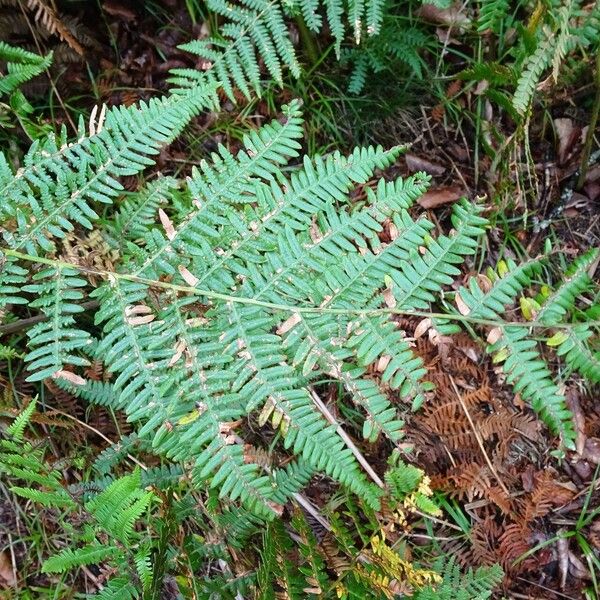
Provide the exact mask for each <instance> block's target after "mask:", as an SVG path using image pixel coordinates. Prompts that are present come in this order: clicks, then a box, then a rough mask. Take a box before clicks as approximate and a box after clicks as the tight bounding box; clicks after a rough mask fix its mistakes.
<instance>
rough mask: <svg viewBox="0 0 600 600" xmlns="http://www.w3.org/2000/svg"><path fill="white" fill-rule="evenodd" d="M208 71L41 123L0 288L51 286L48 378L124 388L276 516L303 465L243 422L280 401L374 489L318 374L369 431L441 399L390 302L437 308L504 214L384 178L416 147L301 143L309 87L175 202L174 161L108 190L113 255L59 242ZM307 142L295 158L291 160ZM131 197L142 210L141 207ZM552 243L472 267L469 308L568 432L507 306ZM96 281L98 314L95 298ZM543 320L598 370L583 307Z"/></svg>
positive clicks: (128, 401) (140, 159)
mask: <svg viewBox="0 0 600 600" xmlns="http://www.w3.org/2000/svg"><path fill="white" fill-rule="evenodd" d="M212 93H213V89H212V88H203V87H199V88H195V89H193V90H192V91H190V92H188V93H187V95H181V94H180V95H178V96H172V97H169V98H166V99H164V100H160V101H153V102H151V103H150V104H149V105H144V106H142V107H141V108H135V107H131V108H128V109H112V110H110V111H108V112H107V113H106V115H105V117H103V118H102V119H100V122H93V123H92V124H91V125H90V127H89V130H88V132H85V131H84V130H83V128H82V130H81V137H80V139H79V140H78V141H77V142H76V143H75V144H68V143H67V140H66V138H65V137H64V136H62V137H60V138H58V139H53V138H51V139H49V140H47V141H44V142H40V143H38V144H35V145H34V146H33V147H32V149H31V150H30V152H29V154H28V155H27V157H26V158H25V160H24V166H23V167H22V168H21V169H19V170H18V171H16V172H13V171H12V169H10V167H9V166H8V164H7V163H6V161H4V162H3V163H2V164H3V165H4V166H3V167H2V169H1V171H0V182H1V185H2V187H3V190H4V192H3V193H4V194H5V195H6V196H7V197H8V201H7V202H6V203H5V204H4V205H3V207H2V214H3V218H4V222H5V223H6V224H7V226H6V228H5V231H4V233H3V237H4V245H5V250H4V254H5V257H4V265H3V270H2V282H1V283H0V291H1V293H2V298H0V307H2V310H3V311H4V313H5V314H8V316H9V317H10V311H11V310H12V307H13V306H18V305H19V303H23V302H30V301H31V300H33V302H31V306H32V307H33V308H37V307H39V308H40V309H41V311H42V312H43V313H44V315H45V316H46V318H47V319H46V320H44V321H42V322H41V323H39V324H38V325H36V326H35V327H34V328H32V329H31V330H30V332H29V338H30V341H29V353H28V354H27V356H26V357H25V360H26V363H27V364H28V365H29V369H30V372H31V373H30V379H31V380H34V381H37V380H40V379H43V378H46V377H53V378H54V379H55V380H56V382H57V384H59V385H61V386H66V387H68V388H69V389H71V390H72V391H73V393H75V394H77V395H78V396H81V397H83V398H87V399H89V400H90V401H92V402H94V401H95V402H100V403H102V404H104V405H107V406H109V407H112V408H118V409H123V410H124V411H126V413H127V415H128V418H129V420H130V421H132V422H135V423H136V424H137V426H138V435H139V436H140V439H142V440H144V441H145V442H144V443H148V444H151V445H152V447H153V449H154V450H155V451H156V452H157V453H159V454H160V455H162V456H163V457H166V458H168V459H169V460H171V461H174V462H181V463H184V464H185V465H187V468H189V469H190V472H191V475H192V479H193V482H194V483H195V485H197V486H210V487H212V488H217V489H218V490H219V493H220V494H221V496H223V497H225V496H227V497H229V498H230V499H232V500H239V501H241V502H242V504H243V505H244V506H245V507H246V508H247V509H249V510H251V511H253V512H255V513H256V514H257V515H259V516H260V517H262V518H266V519H271V518H273V517H274V516H276V515H277V514H278V512H279V511H280V510H281V505H282V504H284V503H285V502H286V501H287V500H288V499H289V498H290V497H291V496H292V495H293V494H295V493H296V492H297V491H298V490H299V489H301V487H302V486H303V485H304V484H305V483H306V481H307V478H306V477H304V476H303V477H300V478H297V477H296V475H295V473H296V471H295V469H296V467H295V465H296V464H297V463H295V462H290V463H289V464H288V466H287V467H286V469H285V470H280V469H274V470H273V471H271V472H268V471H266V470H264V469H263V467H262V466H261V465H259V464H258V463H254V462H253V461H252V460H251V457H249V456H248V455H247V453H246V449H245V447H244V445H243V434H244V429H245V424H246V423H248V424H252V425H253V426H259V427H266V426H267V424H268V423H270V427H272V428H273V429H275V430H277V431H278V433H279V437H278V439H279V440H281V444H282V445H283V447H284V448H285V449H287V450H288V451H289V452H290V454H292V455H293V457H295V458H296V460H298V461H302V463H303V464H305V465H307V467H308V468H309V469H310V472H315V471H320V472H324V473H326V474H327V475H329V476H330V477H331V478H333V479H335V480H337V481H338V482H339V483H340V484H342V485H344V486H346V487H347V488H348V489H349V490H352V491H353V492H354V493H356V494H357V495H358V496H359V497H361V498H362V499H363V500H364V502H365V503H366V505H369V506H371V507H376V506H378V504H379V498H380V496H381V493H382V492H381V486H382V483H381V481H380V480H378V478H376V477H372V473H371V474H370V475H371V479H369V477H368V476H367V474H366V473H365V472H364V471H363V469H362V468H361V465H360V464H359V462H358V461H357V458H356V457H357V453H356V449H355V448H353V445H351V444H349V443H348V437H347V436H345V434H344V432H343V431H341V429H340V425H339V423H337V422H336V421H335V419H333V420H332V418H331V415H328V414H327V413H326V412H324V411H323V406H324V405H323V403H322V402H321V401H320V399H319V398H318V385H319V382H321V381H322V380H323V379H332V378H333V379H335V380H337V381H339V382H340V385H341V386H342V387H343V388H344V389H345V390H346V393H347V396H348V399H349V401H351V402H353V403H354V404H355V405H356V408H357V409H358V410H359V411H360V412H361V413H362V415H363V417H364V427H363V435H364V437H365V438H366V439H367V440H369V441H374V440H375V439H377V437H379V436H380V435H383V436H385V437H387V438H388V439H389V440H390V442H391V443H392V444H397V443H398V441H399V440H400V438H401V436H402V427H403V422H402V413H403V411H406V410H408V409H410V407H412V408H413V409H416V408H418V407H419V406H420V405H421V404H422V403H423V402H424V401H426V396H427V393H429V392H430V390H431V386H430V385H428V384H427V382H426V381H425V380H426V377H425V375H426V369H425V368H424V365H423V364H422V361H421V360H420V359H419V358H418V357H416V356H415V355H414V354H413V352H412V349H411V346H410V343H409V340H407V339H405V338H404V335H403V333H402V331H401V329H399V328H398V326H397V323H396V322H395V320H394V316H393V315H394V313H406V312H412V313H415V312H417V313H420V314H425V315H427V314H429V312H430V311H431V310H432V306H433V305H434V304H436V303H437V302H438V300H439V298H440V294H441V293H442V291H443V289H444V288H445V287H446V286H448V285H450V284H452V283H453V282H454V280H455V278H456V277H457V276H459V275H460V273H461V271H460V268H459V267H460V265H461V263H462V262H463V261H464V260H465V258H466V257H468V256H470V255H473V254H474V253H475V252H476V250H477V245H478V238H479V236H481V234H482V233H483V232H484V229H485V227H486V220H485V219H484V218H482V216H481V215H480V213H481V209H480V208H479V207H478V206H477V205H475V204H470V203H468V202H465V201H463V202H459V203H457V204H456V205H455V206H454V207H453V210H452V217H451V221H452V231H451V232H450V233H449V234H448V235H437V236H436V235H434V234H433V229H434V225H433V223H431V222H430V221H429V220H427V219H426V218H425V217H423V216H421V217H418V218H416V219H414V218H413V217H411V215H410V213H409V209H410V208H411V205H412V204H413V203H414V201H415V200H416V199H417V198H418V197H419V196H420V194H422V193H423V191H424V190H425V189H426V187H427V177H426V176H423V175H421V174H417V175H415V176H412V177H409V178H407V179H405V180H402V179H398V180H396V181H393V182H390V181H385V180H384V179H377V178H378V177H379V175H378V170H381V169H385V168H386V167H388V166H389V165H390V164H392V163H393V162H394V161H395V160H396V158H397V157H398V155H399V154H400V152H401V151H402V148H400V147H396V148H392V149H390V150H384V149H382V148H363V149H356V150H355V151H354V152H352V153H351V154H350V155H349V156H343V155H341V154H340V153H337V152H335V153H333V154H331V155H328V156H325V157H319V156H316V157H314V158H308V157H302V159H300V157H299V151H300V148H301V145H300V140H301V138H302V135H303V129H302V118H301V114H300V110H299V105H298V104H297V103H292V104H291V105H290V106H288V107H285V108H284V109H283V119H282V120H281V122H280V121H274V122H273V123H271V124H268V125H265V126H264V127H263V128H262V129H260V130H258V131H252V132H250V133H248V135H247V136H246V137H245V138H244V140H243V149H242V150H241V151H239V152H238V153H237V154H236V155H233V154H231V153H230V152H229V151H228V150H227V149H226V148H224V147H220V148H219V149H218V151H217V152H215V153H214V154H213V155H212V156H211V157H210V159H207V160H205V161H203V162H202V164H201V165H200V166H199V168H197V169H196V170H194V171H193V172H192V174H191V176H190V177H189V178H188V179H187V181H186V182H185V191H183V192H182V191H179V194H180V197H179V198H178V200H177V202H175V201H173V200H172V199H173V195H172V190H173V185H174V184H173V182H172V181H171V180H168V179H167V180H165V181H164V184H163V182H162V180H160V179H159V180H157V182H156V183H154V184H151V185H150V186H149V187H148V188H146V189H145V190H143V191H142V192H140V193H139V194H138V195H137V196H135V197H134V198H130V199H129V200H128V201H127V202H126V203H125V204H123V205H122V206H121V207H120V209H119V210H117V211H113V212H111V211H110V210H109V211H107V213H106V215H108V216H105V217H104V218H105V219H108V222H107V223H106V228H105V229H106V231H107V232H108V233H107V243H108V244H109V245H113V246H118V247H119V248H120V249H121V252H122V256H121V261H120V264H119V266H118V268H117V269H116V271H115V272H107V271H98V270H90V269H89V268H87V267H81V266H79V265H77V264H73V263H71V262H65V261H63V260H61V259H60V258H55V257H56V255H57V253H58V252H60V248H61V240H62V239H63V238H64V237H65V236H66V235H68V233H69V232H70V231H72V230H73V229H74V228H81V227H84V228H89V227H91V226H93V223H94V222H95V221H98V218H99V217H98V214H99V211H98V206H101V205H102V204H104V205H110V204H112V203H113V201H114V199H115V198H117V197H118V195H119V193H120V190H121V186H120V184H119V182H118V179H117V178H118V177H119V176H120V175H130V174H132V173H136V172H138V171H140V170H141V169H143V168H144V167H145V166H146V165H147V164H151V162H152V159H151V157H152V155H154V154H156V152H158V148H159V146H160V145H161V144H163V143H166V142H168V141H169V140H171V139H173V137H174V136H175V135H177V133H178V132H179V131H180V130H181V129H182V127H183V126H184V125H185V123H186V122H187V121H188V120H189V119H190V118H192V116H193V115H194V114H195V113H196V112H197V111H198V110H200V109H201V107H202V106H205V105H207V104H209V103H210V101H211V97H212ZM290 160H293V161H294V164H295V165H296V166H295V167H294V168H293V169H291V170H290V172H289V174H288V175H285V174H284V169H283V167H284V166H286V165H287V163H288V162H289V161H290ZM367 183H369V185H368V186H367V187H366V188H365V189H366V192H365V196H364V199H363V200H361V201H359V202H356V201H352V200H351V198H352V195H351V192H352V190H353V189H354V188H355V187H356V186H357V185H358V186H363V185H365V184H367ZM371 184H372V185H371ZM170 190H171V191H170ZM111 215H112V216H111ZM132 215H135V217H132ZM132 218H133V219H135V226H132V225H127V226H125V223H128V222H129V223H131V219H132ZM119 231H123V236H122V237H121V238H120V239H119V240H118V241H116V240H115V235H116V234H117V233H118V232H119ZM384 231H385V233H386V235H385V236H383V235H382V233H383V232H384ZM382 240H386V241H382ZM595 256H596V255H595V254H590V255H589V256H587V257H582V259H581V261H580V262H579V263H576V265H575V266H574V267H573V271H572V272H571V271H569V272H568V274H570V275H569V278H568V281H565V283H564V284H563V286H562V287H559V288H557V290H556V291H555V292H549V293H548V295H547V297H545V298H540V307H541V308H540V315H541V317H540V318H541V319H543V320H544V322H543V323H542V325H544V326H546V320H547V319H549V317H548V316H547V315H551V316H552V315H554V316H556V315H558V317H561V316H565V315H567V314H569V313H570V312H572V311H573V309H575V308H576V307H575V305H574V303H575V301H576V296H577V295H578V294H579V293H580V292H582V291H585V290H587V289H588V288H589V287H590V286H591V285H592V283H591V280H589V278H588V279H585V277H584V276H583V274H584V271H585V270H586V265H588V266H589V264H591V262H593V259H594V257H595ZM35 263H38V264H41V265H43V268H41V269H40V270H38V269H36V268H33V269H32V268H31V265H32V264H35ZM537 264H538V263H537V261H532V262H531V263H530V264H525V265H523V266H521V267H519V266H517V265H512V266H511V268H506V267H505V268H504V269H503V270H502V269H500V268H499V270H498V273H496V274H494V275H493V276H492V275H491V274H490V278H489V285H488V286H487V288H486V291H483V290H482V289H480V288H479V287H478V286H477V285H476V284H472V285H471V286H470V287H469V288H461V289H460V290H459V291H458V292H457V293H456V297H457V299H458V298H460V299H461V300H462V303H461V304H460V305H459V306H461V307H462V309H463V310H462V311H461V312H463V316H462V320H465V321H467V322H472V323H475V324H476V325H480V324H488V325H489V324H490V323H491V324H496V327H497V329H499V330H500V334H499V336H497V338H496V339H495V340H494V346H493V347H492V350H493V351H494V352H495V353H496V356H497V357H499V358H498V359H499V360H500V359H503V360H504V361H505V362H504V367H505V369H506V371H507V375H508V380H509V381H510V382H512V383H513V384H514V385H515V388H516V389H517V390H518V391H519V392H520V393H521V395H522V396H523V398H524V399H526V400H529V401H530V402H531V404H532V407H533V408H534V409H535V410H536V411H537V412H538V413H539V414H540V415H541V417H542V418H543V419H544V420H545V421H546V422H547V423H548V425H549V426H550V428H551V429H553V430H554V431H556V432H557V433H559V434H560V435H561V437H562V439H563V441H564V443H565V444H566V445H570V444H572V439H573V429H572V426H571V423H570V415H569V413H568V411H567V410H566V408H565V403H564V398H563V397H562V394H561V392H560V388H559V387H558V386H557V384H555V383H554V382H553V381H552V377H551V375H550V372H549V371H548V369H547V368H546V367H545V363H544V361H543V360H542V358H541V355H540V354H539V352H538V351H537V350H536V348H535V347H536V345H537V342H536V341H535V340H534V339H533V338H532V337H531V336H529V334H528V331H527V329H528V324H527V323H521V324H518V323H517V324H515V323H510V324H509V323H507V324H504V323H503V321H502V311H503V307H504V306H505V305H506V304H509V303H511V302H512V301H513V300H514V299H515V298H516V296H517V295H519V293H521V292H522V290H523V289H524V287H525V286H527V285H529V283H530V280H531V279H530V277H531V275H532V274H533V273H535V269H536V268H537V267H536V265H537ZM25 266H29V269H27V268H25ZM88 275H89V276H93V278H92V277H90V278H89V279H87V278H86V276H88ZM98 277H100V278H101V279H102V280H103V282H102V283H101V284H97V278H98ZM92 284H94V285H97V287H96V289H95V290H93V291H92V292H91V293H90V297H91V299H92V301H93V302H94V303H97V304H98V308H97V309H96V310H95V313H94V321H95V324H94V325H92V324H91V323H90V322H89V321H87V323H86V324H84V323H83V322H80V320H79V319H78V318H77V317H78V315H79V313H80V312H81V301H82V300H83V297H84V295H85V294H86V292H88V291H89V287H92ZM457 302H458V300H457ZM544 303H546V308H544ZM459 317H460V315H459ZM578 318H579V317H578ZM448 319H453V320H457V319H458V320H459V321H460V319H459V318H458V317H456V315H454V314H452V310H450V309H449V313H448V318H444V319H440V318H439V315H438V317H437V318H436V319H434V320H433V321H432V323H433V325H434V326H435V327H436V328H439V329H440V331H442V330H443V329H444V328H448ZM552 321H554V317H553V319H552ZM536 326H539V323H537V324H536ZM547 326H548V328H549V329H551V330H553V329H555V328H557V331H558V332H559V333H560V332H567V335H568V338H566V339H565V340H563V343H562V344H561V346H560V349H559V351H560V352H562V353H563V354H564V355H565V356H566V357H567V359H568V361H567V362H568V363H569V364H571V365H572V367H573V368H575V369H579V370H580V371H582V372H583V373H584V374H585V373H592V374H594V373H596V371H595V367H594V361H596V362H597V349H596V346H595V341H594V340H593V339H590V336H591V333H590V334H589V335H588V329H585V330H584V327H588V326H586V325H585V323H583V324H582V325H577V324H575V326H574V327H564V326H562V325H561V324H560V323H558V322H557V323H554V322H552V323H548V325H547ZM95 338H96V339H95ZM567 339H568V340H570V341H567ZM90 359H94V360H100V361H103V362H104V363H105V365H106V367H107V369H108V370H109V371H110V372H111V373H112V374H113V379H112V381H111V382H97V381H87V380H86V379H85V377H83V376H82V374H81V373H80V372H78V368H79V367H81V366H84V365H85V364H87V361H88V360H90ZM590 361H591V362H590ZM394 390H397V392H394Z"/></svg>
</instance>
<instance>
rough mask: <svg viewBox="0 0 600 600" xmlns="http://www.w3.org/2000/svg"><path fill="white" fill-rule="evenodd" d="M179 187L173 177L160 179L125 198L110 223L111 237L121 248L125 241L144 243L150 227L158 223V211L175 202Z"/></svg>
mask: <svg viewBox="0 0 600 600" xmlns="http://www.w3.org/2000/svg"><path fill="white" fill-rule="evenodd" d="M176 187H177V180H176V179H174V178H173V177H159V178H158V179H156V180H155V181H153V182H151V183H149V184H148V185H147V186H146V188H145V189H143V190H141V191H139V192H136V193H135V194H133V195H132V196H131V197H127V198H125V200H124V201H123V202H122V203H121V206H120V208H119V210H118V211H117V212H116V213H115V215H114V217H113V219H112V220H111V221H110V222H109V223H108V230H109V232H110V233H111V236H112V237H113V238H114V239H115V240H116V242H117V244H118V245H119V246H121V245H122V244H123V240H129V241H131V242H137V243H140V242H141V243H144V241H145V240H144V238H145V236H146V235H147V234H148V232H149V230H150V227H151V226H152V225H154V223H155V222H156V215H157V211H158V209H159V208H160V207H161V206H162V205H166V204H168V203H170V202H171V201H172V200H173V194H172V190H173V189H174V188H176Z"/></svg>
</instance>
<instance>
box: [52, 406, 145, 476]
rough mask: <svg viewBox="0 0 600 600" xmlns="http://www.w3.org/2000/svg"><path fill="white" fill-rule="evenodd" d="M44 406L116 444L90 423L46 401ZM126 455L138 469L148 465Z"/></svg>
mask: <svg viewBox="0 0 600 600" xmlns="http://www.w3.org/2000/svg"><path fill="white" fill-rule="evenodd" d="M46 408H49V409H50V410H51V411H53V412H55V413H56V414H58V415H61V416H62V417H66V418H67V419H71V420H72V421H75V422H76V423H78V424H79V425H81V426H82V427H85V428H86V429H89V430H90V431H93V432H94V433H95V434H96V435H98V436H100V437H101V438H102V439H103V440H104V441H105V442H107V443H109V444H110V445H111V446H116V445H117V442H113V441H112V440H111V439H110V438H108V437H106V436H105V435H104V434H103V433H102V432H101V431H99V430H98V429H96V428H95V427H92V426H91V425H88V424H87V423H85V422H84V421H81V420H80V419H78V418H77V417H74V416H73V415H70V414H69V413H66V412H63V411H62V410H59V409H58V408H53V407H52V406H50V405H49V404H47V403H46ZM126 456H127V458H128V459H129V460H130V461H131V462H133V463H134V464H136V465H137V466H138V467H140V469H143V470H144V471H147V470H148V467H147V466H146V465H145V464H144V463H142V462H140V461H139V460H138V459H137V458H136V457H135V456H132V455H131V454H127V455H126Z"/></svg>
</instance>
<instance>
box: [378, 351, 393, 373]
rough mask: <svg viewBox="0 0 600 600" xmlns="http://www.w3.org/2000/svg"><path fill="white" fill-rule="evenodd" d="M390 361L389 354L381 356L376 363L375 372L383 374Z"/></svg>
mask: <svg viewBox="0 0 600 600" xmlns="http://www.w3.org/2000/svg"><path fill="white" fill-rule="evenodd" d="M391 360H392V357H391V356H390V355H389V354H384V355H383V356H381V357H380V358H379V360H378V361H377V371H378V372H379V373H383V372H384V371H385V370H386V369H387V366H388V365H389V364H390V361H391Z"/></svg>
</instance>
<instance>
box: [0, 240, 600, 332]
mask: <svg viewBox="0 0 600 600" xmlns="http://www.w3.org/2000/svg"><path fill="white" fill-rule="evenodd" d="M2 254H5V255H6V256H12V257H14V258H18V259H21V260H25V261H28V262H32V263H36V264H43V265H51V266H54V267H60V268H70V269H74V270H76V271H79V272H80V273H88V274H90V275H96V276H99V277H103V278H105V279H108V280H111V279H112V280H117V279H120V280H122V281H131V282H134V283H141V284H143V285H147V286H149V287H154V288H160V289H164V290H172V291H175V292H182V293H186V294H193V295H195V296H204V297H206V298H209V299H213V300H222V301H224V302H235V303H238V304H250V305H253V306H262V307H263V308H268V309H270V310H274V311H280V312H289V313H299V314H329V315H356V316H360V315H382V314H388V315H405V316H415V317H429V318H432V319H444V320H447V321H458V322H462V323H474V324H476V325H487V326H490V327H497V326H499V325H502V326H505V327H526V328H539V329H548V325H547V324H545V323H540V322H538V321H527V322H523V321H494V320H492V319H483V318H479V317H470V316H469V315H459V314H449V313H440V312H430V311H424V310H406V309H398V308H365V309H358V308H327V307H321V306H290V305H289V304H277V303H275V302H265V301H263V300H256V299H254V298H247V297H244V296H231V295H229V294H221V293H219V292H213V291H210V290H203V289H200V288H196V287H192V286H189V285H180V284H177V283H169V282H167V281H158V280H156V279H148V278H146V277H138V276H137V275H130V274H128V273H116V272H114V271H105V270H102V269H90V268H88V267H84V266H82V265H79V264H76V263H70V262H66V261H62V260H56V259H52V258H46V257H43V256H34V255H32V254H25V253H24V252H19V251H18V250H11V249H9V248H3V249H2V250H1V251H0V256H1V255H2ZM588 324H589V325H592V326H599V327H600V319H596V320H593V321H588ZM576 326H577V324H576V323H560V324H556V325H553V328H554V329H571V328H573V327H576Z"/></svg>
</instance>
